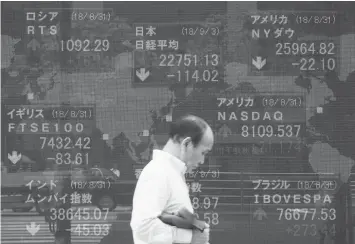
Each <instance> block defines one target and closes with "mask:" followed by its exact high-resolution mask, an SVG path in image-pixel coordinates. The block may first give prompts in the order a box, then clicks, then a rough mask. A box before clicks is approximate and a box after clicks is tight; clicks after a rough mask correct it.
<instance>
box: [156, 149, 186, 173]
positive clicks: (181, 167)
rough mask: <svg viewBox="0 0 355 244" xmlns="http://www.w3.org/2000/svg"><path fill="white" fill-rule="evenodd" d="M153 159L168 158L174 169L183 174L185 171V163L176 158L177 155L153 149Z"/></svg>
mask: <svg viewBox="0 0 355 244" xmlns="http://www.w3.org/2000/svg"><path fill="white" fill-rule="evenodd" d="M153 159H164V160H168V161H169V162H170V163H171V165H172V166H173V168H174V169H175V170H177V171H178V172H179V173H181V174H183V175H184V174H185V173H186V169H187V168H186V163H185V162H183V161H182V160H180V159H178V158H177V157H175V156H173V155H171V154H170V153H168V152H165V151H163V150H158V149H155V150H153Z"/></svg>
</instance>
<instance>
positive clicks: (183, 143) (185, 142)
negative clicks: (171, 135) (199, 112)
mask: <svg viewBox="0 0 355 244" xmlns="http://www.w3.org/2000/svg"><path fill="white" fill-rule="evenodd" d="M191 143H192V140H191V137H186V138H185V139H184V140H182V142H181V144H182V145H184V146H185V147H188V146H189V145H190V144H191Z"/></svg>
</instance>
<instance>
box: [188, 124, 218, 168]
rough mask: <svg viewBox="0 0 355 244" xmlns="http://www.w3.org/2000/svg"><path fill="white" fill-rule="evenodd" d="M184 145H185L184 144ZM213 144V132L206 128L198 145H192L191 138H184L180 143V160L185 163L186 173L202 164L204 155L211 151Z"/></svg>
mask: <svg viewBox="0 0 355 244" xmlns="http://www.w3.org/2000/svg"><path fill="white" fill-rule="evenodd" d="M184 143H185V144H184ZM213 143H214V138H213V132H212V130H211V128H208V129H207V130H206V131H205V133H204V135H203V137H202V139H201V141H200V143H199V144H197V145H195V146H194V145H193V143H192V142H191V138H185V139H184V140H183V142H182V159H183V161H184V162H186V166H187V172H191V171H193V170H195V169H196V168H197V167H199V165H200V164H203V163H204V161H205V156H206V154H207V153H208V152H209V151H211V150H212V147H213Z"/></svg>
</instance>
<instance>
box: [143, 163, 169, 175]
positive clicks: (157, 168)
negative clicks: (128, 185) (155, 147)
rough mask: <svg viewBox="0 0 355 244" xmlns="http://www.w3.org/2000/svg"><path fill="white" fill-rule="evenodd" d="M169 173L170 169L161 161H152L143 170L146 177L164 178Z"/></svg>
mask: <svg viewBox="0 0 355 244" xmlns="http://www.w3.org/2000/svg"><path fill="white" fill-rule="evenodd" d="M168 172H169V169H168V167H167V166H166V164H164V162H163V161H162V160H160V159H152V160H151V161H150V162H149V163H148V164H147V165H146V166H145V167H144V168H143V170H142V173H141V175H142V174H144V175H152V176H153V175H154V176H164V175H167V173H168Z"/></svg>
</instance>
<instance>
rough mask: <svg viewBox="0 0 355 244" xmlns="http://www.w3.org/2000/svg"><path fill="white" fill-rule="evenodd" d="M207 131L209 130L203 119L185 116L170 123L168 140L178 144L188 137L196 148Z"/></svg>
mask: <svg viewBox="0 0 355 244" xmlns="http://www.w3.org/2000/svg"><path fill="white" fill-rule="evenodd" d="M208 129H210V130H211V128H210V126H209V125H208V123H207V122H206V121H205V120H204V119H202V118H200V117H197V116H194V115H186V116H183V117H181V118H179V119H178V120H176V121H174V122H172V123H171V126H170V131H169V138H170V139H172V140H173V141H174V142H178V143H179V142H181V140H183V139H185V138H186V137H190V138H191V142H192V144H193V145H194V146H195V147H196V146H197V145H198V144H199V143H200V142H201V140H202V138H203V136H204V134H205V132H206V131H207V130H208Z"/></svg>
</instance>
